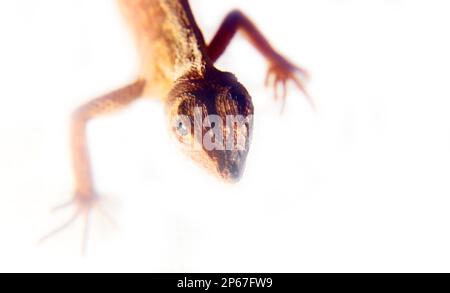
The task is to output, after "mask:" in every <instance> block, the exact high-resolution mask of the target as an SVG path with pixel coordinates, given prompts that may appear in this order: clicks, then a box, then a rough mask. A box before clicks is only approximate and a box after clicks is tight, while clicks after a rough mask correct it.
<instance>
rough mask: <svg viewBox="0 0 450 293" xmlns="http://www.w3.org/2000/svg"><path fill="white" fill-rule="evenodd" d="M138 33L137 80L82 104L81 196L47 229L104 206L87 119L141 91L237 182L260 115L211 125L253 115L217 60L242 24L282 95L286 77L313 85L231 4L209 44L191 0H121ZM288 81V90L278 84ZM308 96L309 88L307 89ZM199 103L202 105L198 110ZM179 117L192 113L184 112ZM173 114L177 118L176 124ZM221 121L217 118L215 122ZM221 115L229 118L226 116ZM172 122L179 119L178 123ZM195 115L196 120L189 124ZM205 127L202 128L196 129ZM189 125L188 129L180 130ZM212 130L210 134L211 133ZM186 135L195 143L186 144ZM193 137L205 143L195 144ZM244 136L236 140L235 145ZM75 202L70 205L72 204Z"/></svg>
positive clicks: (77, 140)
mask: <svg viewBox="0 0 450 293" xmlns="http://www.w3.org/2000/svg"><path fill="white" fill-rule="evenodd" d="M117 1H118V4H119V7H120V9H121V11H122V13H123V15H124V17H125V19H126V20H127V22H128V24H129V26H130V28H131V31H132V32H133V34H134V37H135V40H136V44H137V49H138V52H139V56H140V64H141V66H140V70H139V73H138V77H137V79H136V81H134V82H132V83H131V84H129V85H127V86H125V87H123V88H120V89H118V90H115V91H113V92H111V93H109V94H106V95H104V96H101V97H99V98H96V99H93V100H92V101H90V102H88V103H86V104H84V105H82V106H80V107H79V108H78V109H76V110H75V111H74V113H73V116H72V122H71V147H72V161H73V168H74V175H75V192H74V197H73V200H71V201H70V202H69V204H75V206H76V211H75V214H74V217H72V218H71V220H70V221H69V222H67V223H65V224H64V225H63V226H62V227H61V228H59V229H57V230H55V231H54V232H52V233H50V234H48V235H47V236H45V237H44V238H43V239H42V240H45V239H47V238H48V237H50V236H52V235H54V234H55V233H56V232H59V231H60V230H62V229H63V228H65V227H67V226H68V225H69V224H70V223H72V222H73V221H74V220H75V219H76V218H77V217H78V216H79V215H80V214H81V215H84V216H85V219H86V222H87V219H88V217H89V214H90V211H91V210H92V208H94V207H99V198H100V197H99V195H98V193H97V191H96V189H95V184H94V182H93V176H92V171H91V162H90V158H89V149H88V142H87V136H86V126H87V124H88V123H89V121H91V120H92V119H94V118H95V117H98V116H101V115H105V114H108V113H111V112H114V111H118V110H120V109H122V108H124V107H125V106H127V105H129V104H130V103H132V102H133V101H135V100H137V99H138V98H141V97H144V96H152V97H157V98H160V99H161V100H162V101H163V104H164V106H165V109H166V113H167V117H168V120H169V126H171V127H169V129H170V131H171V132H173V134H174V136H175V137H176V138H178V140H179V141H180V142H181V141H182V143H180V145H181V146H182V148H183V149H184V151H185V152H187V153H188V154H189V155H190V156H191V158H192V159H193V160H195V161H196V162H198V163H200V164H201V165H203V167H205V168H206V169H208V170H209V171H211V172H212V173H213V174H216V175H217V176H218V177H220V178H222V179H224V180H226V181H231V182H235V181H237V180H239V179H240V178H241V176H242V174H243V170H244V166H245V160H246V157H247V154H248V151H249V147H250V138H251V134H252V133H251V132H252V128H251V124H252V119H251V118H250V119H248V120H244V122H243V123H242V124H234V123H232V124H227V125H220V126H223V128H219V132H214V133H213V135H211V133H210V130H211V128H214V127H213V126H217V125H216V124H221V122H217V121H219V120H214V119H213V118H219V119H223V121H227V120H226V118H228V117H229V116H231V117H238V116H242V117H245V118H248V117H252V115H253V111H254V109H253V104H252V100H251V97H250V95H249V93H248V92H247V90H246V89H245V88H244V86H242V85H241V84H240V83H239V82H238V81H237V79H236V77H235V76H234V75H233V74H231V73H228V72H222V71H220V70H218V69H216V68H215V66H214V62H215V61H216V60H217V59H218V58H219V57H220V56H221V55H222V53H223V52H224V51H225V49H226V47H227V46H228V45H229V43H230V41H231V40H232V38H233V37H234V35H235V34H236V33H237V32H238V31H241V32H242V33H243V34H244V36H245V37H246V38H247V39H248V40H249V41H250V42H251V43H252V45H254V47H255V48H256V49H257V50H258V51H259V52H260V53H261V54H262V55H263V56H264V57H265V58H266V60H267V61H268V64H269V69H268V74H267V79H266V85H267V84H268V83H270V82H271V81H272V84H273V86H274V90H275V98H281V99H282V101H284V100H285V98H286V83H287V82H288V81H292V82H294V83H295V84H296V85H297V87H298V88H299V89H300V90H301V91H303V92H304V93H305V96H307V94H306V91H305V89H304V87H303V83H302V81H301V80H300V79H299V78H298V76H297V74H302V75H304V76H306V72H305V71H304V70H303V69H302V68H300V67H298V66H295V65H294V64H293V63H291V62H289V61H288V60H287V59H285V58H284V57H283V56H282V55H281V54H279V53H278V52H277V51H275V50H274V49H273V47H272V46H271V45H270V44H269V42H268V41H267V40H266V38H265V37H264V36H263V35H262V34H261V33H260V32H259V30H258V29H257V28H256V26H255V25H254V24H253V23H252V22H251V21H250V20H249V19H248V18H247V17H246V16H245V15H244V14H243V13H242V12H240V11H233V12H231V13H230V14H229V15H228V16H227V17H226V18H225V20H224V22H223V23H222V25H221V27H220V28H219V30H218V32H217V34H216V35H215V36H214V38H213V39H212V40H211V42H210V43H209V44H206V43H205V40H204V38H203V35H202V33H201V31H200V29H199V28H198V26H197V24H196V22H195V19H194V16H193V14H192V11H191V8H190V6H189V2H188V0H117ZM280 85H281V86H282V94H281V96H279V95H278V94H277V87H279V86H280ZM307 97H308V96H307ZM197 111H198V112H197ZM197 113H200V116H201V118H205V119H207V120H206V121H207V122H208V121H209V123H206V125H205V124H204V123H202V122H200V125H198V122H197V120H195V117H196V114H197ZM177 117H184V118H187V121H186V120H179V119H178V118H177ZM172 119H178V120H175V121H176V124H173V121H171V120H172ZM214 121H215V122H214ZM220 121H221V120H220ZM171 123H172V124H171ZM189 123H193V125H194V127H192V129H191V128H189V127H188V126H189V125H186V124H189ZM197 126H199V128H200V135H198V133H196V132H195V129H196V127H197ZM180 133H181V134H180ZM222 134H223V135H224V137H226V136H227V135H228V136H230V137H233V138H236V137H243V138H244V140H243V143H242V142H239V143H240V145H239V146H240V147H239V148H231V149H228V148H226V149H220V148H208V147H206V146H204V141H203V138H204V137H205V138H206V137H207V136H208V135H209V136H208V137H209V138H210V139H211V137H213V139H211V141H214V142H217V141H218V140H219V141H220V139H222V137H221V135H222ZM204 135H205V136H204ZM186 141H188V142H191V144H186ZM192 142H194V144H195V143H197V144H199V145H200V148H198V149H193V148H192ZM239 143H234V142H233V143H232V144H231V146H232V147H235V146H237V145H238V144H239ZM64 206H67V205H64Z"/></svg>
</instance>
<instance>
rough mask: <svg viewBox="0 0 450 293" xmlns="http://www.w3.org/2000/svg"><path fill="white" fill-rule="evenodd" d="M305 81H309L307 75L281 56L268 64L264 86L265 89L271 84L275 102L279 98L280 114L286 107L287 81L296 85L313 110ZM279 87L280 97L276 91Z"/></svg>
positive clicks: (303, 70)
mask: <svg viewBox="0 0 450 293" xmlns="http://www.w3.org/2000/svg"><path fill="white" fill-rule="evenodd" d="M300 77H301V78H300ZM307 79H309V74H308V72H307V71H306V70H305V69H303V68H301V67H299V66H297V65H295V64H293V63H291V62H289V61H288V60H286V59H285V58H284V57H282V56H278V57H277V58H275V59H274V60H272V61H271V62H270V64H269V69H268V70H267V75H266V82H265V85H266V87H268V86H270V85H271V84H272V86H273V90H274V99H275V100H278V99H279V98H281V102H282V107H281V112H283V111H284V108H285V105H286V97H287V83H288V82H289V81H292V82H293V83H294V84H295V85H296V87H297V88H298V89H299V90H300V91H301V92H302V93H303V95H304V96H305V97H306V99H307V100H308V102H309V103H310V104H311V107H312V108H313V109H315V105H314V102H313V100H312V99H311V97H310V95H309V94H308V92H307V90H306V88H305V85H304V83H305V82H304V80H307ZM280 85H281V95H280V93H279V91H278V89H279V86H280Z"/></svg>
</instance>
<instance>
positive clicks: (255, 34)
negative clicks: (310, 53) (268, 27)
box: [208, 10, 314, 108]
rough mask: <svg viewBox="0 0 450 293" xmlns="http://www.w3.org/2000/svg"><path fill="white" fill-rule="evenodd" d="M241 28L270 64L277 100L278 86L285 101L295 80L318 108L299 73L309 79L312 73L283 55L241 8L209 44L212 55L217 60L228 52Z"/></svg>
mask: <svg viewBox="0 0 450 293" xmlns="http://www.w3.org/2000/svg"><path fill="white" fill-rule="evenodd" d="M238 31H242V32H243V33H244V35H245V37H246V38H247V39H248V40H249V41H250V43H251V44H252V45H253V46H254V47H255V48H256V49H257V50H258V51H259V52H260V53H261V54H262V55H263V56H264V57H265V58H266V60H267V61H268V63H269V69H268V71H267V76H266V86H268V85H269V84H270V81H271V80H273V87H274V92H275V96H274V97H275V99H278V97H279V96H278V91H277V89H278V85H279V84H281V85H282V94H281V99H282V102H283V107H284V103H285V100H286V95H287V90H286V87H287V82H288V81H289V80H291V81H293V82H294V83H295V85H296V86H297V87H298V88H299V89H300V90H301V91H302V92H303V94H304V95H305V96H306V98H307V99H308V101H309V102H310V103H311V105H312V107H313V108H314V103H313V101H312V100H311V98H310V97H309V95H308V93H307V91H306V89H305V86H304V84H303V81H302V80H301V79H300V78H299V77H298V75H297V74H300V75H302V76H303V77H305V78H307V77H308V73H307V71H306V70H305V69H303V68H301V67H299V66H297V65H295V64H293V63H292V62H290V61H289V60H287V59H286V58H285V57H283V56H282V55H281V54H279V53H278V52H277V51H276V50H275V49H274V48H273V47H272V46H271V45H270V43H269V41H268V40H267V39H266V38H265V37H264V36H263V35H262V33H261V32H260V31H259V30H258V28H257V27H256V26H255V25H254V24H253V23H252V21H251V20H250V19H249V18H248V17H247V16H245V15H244V14H243V13H242V12H240V11H239V10H235V11H232V12H231V13H230V14H228V16H227V17H226V18H225V20H224V21H223V23H222V25H221V26H220V28H219V30H218V31H217V33H216V35H215V36H214V38H213V39H212V41H211V42H210V44H209V46H208V55H209V57H210V59H211V60H212V61H213V62H215V61H217V59H219V57H220V56H221V55H222V54H223V53H224V51H225V49H226V48H227V47H228V45H229V44H230V42H231V40H232V39H233V37H234V36H235V34H236V33H237V32H238Z"/></svg>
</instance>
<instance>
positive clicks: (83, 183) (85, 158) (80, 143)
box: [41, 80, 145, 251]
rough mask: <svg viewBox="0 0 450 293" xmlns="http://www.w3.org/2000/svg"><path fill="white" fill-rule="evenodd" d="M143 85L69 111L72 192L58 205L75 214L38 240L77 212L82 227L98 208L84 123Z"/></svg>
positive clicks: (121, 105) (120, 105) (123, 102)
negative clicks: (83, 221)
mask: <svg viewBox="0 0 450 293" xmlns="http://www.w3.org/2000/svg"><path fill="white" fill-rule="evenodd" d="M144 86H145V81H143V80H138V81H136V82H134V83H133V84H131V85H128V86H126V87H123V88H121V89H119V90H116V91H114V92H112V93H110V94H107V95H104V96H102V97H100V98H97V99H94V100H92V101H90V102H88V103H86V104H85V105H82V106H81V107H79V108H78V109H76V110H75V112H74V113H73V115H72V121H71V150H72V163H73V170H74V176H75V191H74V198H73V199H72V200H71V201H70V202H69V203H68V204H65V205H62V206H61V207H65V206H68V205H71V204H74V205H75V213H74V215H73V217H72V218H71V219H70V220H69V221H68V222H67V223H65V224H64V225H63V226H61V227H60V228H58V229H56V230H54V231H53V232H51V233H49V234H48V235H46V236H45V237H43V238H42V239H41V242H42V241H44V240H46V239H48V238H49V237H51V236H53V235H55V234H56V233H58V232H59V231H61V230H63V229H64V228H66V227H67V226H69V225H70V224H71V223H72V222H73V221H75V220H76V218H77V217H78V216H79V215H84V216H85V226H86V223H87V221H88V217H89V213H90V211H91V210H92V209H93V208H94V207H97V208H100V207H99V206H98V199H99V195H98V193H97V191H96V190H95V186H94V182H93V177H92V168H91V161H90V157H89V150H88V144H87V136H86V127H87V124H88V122H89V121H91V120H92V119H93V118H96V117H99V116H102V115H105V114H108V113H112V112H115V111H118V110H120V109H122V108H124V107H125V106H127V105H129V104H130V103H131V102H133V101H134V100H136V99H137V98H139V97H140V96H141V94H142V92H143V89H144ZM85 237H86V235H85ZM85 237H84V238H85ZM83 251H84V245H83Z"/></svg>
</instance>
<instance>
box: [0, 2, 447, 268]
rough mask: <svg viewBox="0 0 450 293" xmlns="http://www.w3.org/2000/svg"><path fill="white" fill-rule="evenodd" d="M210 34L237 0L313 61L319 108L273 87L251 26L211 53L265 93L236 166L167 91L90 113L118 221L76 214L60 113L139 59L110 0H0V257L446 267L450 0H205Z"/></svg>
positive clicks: (294, 56) (65, 118) (8, 260)
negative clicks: (165, 101)
mask: <svg viewBox="0 0 450 293" xmlns="http://www.w3.org/2000/svg"><path fill="white" fill-rule="evenodd" d="M192 7H193V10H194V13H195V15H196V17H197V20H198V22H199V25H200V26H201V27H202V29H203V30H204V33H205V37H206V39H207V40H209V39H210V38H211V37H212V35H213V34H214V32H215V31H216V29H217V28H218V26H219V24H220V22H221V20H222V19H223V17H224V16H225V14H226V13H227V12H228V11H230V10H231V9H232V8H235V7H239V8H240V9H242V10H243V11H244V12H246V13H247V14H248V15H249V16H250V17H251V18H252V19H253V20H254V21H255V23H256V24H257V25H258V26H259V27H260V28H261V30H262V31H263V32H264V33H265V34H266V35H267V36H268V38H269V39H270V40H271V42H272V43H273V44H274V45H275V47H277V48H278V49H279V51H281V52H282V53H283V54H284V55H286V56H289V58H290V59H291V60H293V61H295V62H297V63H298V64H300V65H303V66H304V67H306V68H307V69H309V70H310V72H311V74H312V80H311V82H310V83H309V85H308V87H309V90H310V92H311V93H312V96H313V97H314V99H315V100H316V103H317V105H318V111H317V112H316V113H314V112H313V111H312V110H311V109H310V107H309V105H308V104H307V103H306V102H305V99H304V98H303V97H302V96H301V95H300V94H299V92H298V91H296V90H295V89H294V88H291V90H290V95H289V98H288V105H287V111H286V112H285V113H284V115H282V116H280V115H279V104H277V103H275V102H274V101H273V100H272V93H271V92H270V90H267V89H264V87H263V78H264V73H265V70H266V63H265V62H264V60H263V59H262V57H261V56H259V55H258V54H257V53H256V51H255V50H254V49H253V48H252V47H251V46H250V45H249V44H248V43H247V42H246V41H245V40H244V39H243V38H241V37H238V38H236V39H235V41H233V43H232V46H231V47H230V48H229V50H227V52H226V54H225V55H224V57H223V58H222V59H221V60H220V62H219V64H218V66H219V68H221V69H224V70H229V71H232V72H234V73H235V74H236V75H237V76H238V77H239V79H240V81H241V82H242V83H244V84H245V85H246V87H247V88H248V89H249V91H250V92H251V94H252V96H253V99H254V103H255V106H256V123H255V133H254V140H253V145H252V149H251V153H250V155H249V159H248V163H247V169H246V173H245V176H244V178H243V180H242V181H241V182H240V183H239V184H237V185H227V184H224V183H222V182H219V181H217V180H216V179H215V178H213V177H211V176H209V175H208V174H206V173H205V172H204V171H203V170H201V169H199V168H198V167H197V166H196V165H194V164H192V163H191V162H190V161H189V159H188V158H186V157H184V156H183V155H181V154H179V152H178V150H177V149H176V148H175V147H174V145H173V141H172V140H170V139H169V136H168V133H167V130H166V125H165V120H164V112H163V110H162V105H161V104H160V103H159V102H156V101H152V100H143V101H140V102H138V103H136V104H134V105H133V106H131V107H130V108H128V109H127V110H125V111H123V112H121V113H120V114H117V115H113V116H109V117H105V118H101V119H98V120H96V121H95V122H93V123H92V124H91V127H90V132H89V135H90V142H91V146H92V156H93V158H94V164H95V175H96V179H97V186H98V189H99V190H100V191H101V192H102V194H104V195H106V196H107V197H106V198H107V201H105V205H106V206H107V208H108V209H109V210H110V211H111V213H112V214H113V215H114V217H115V218H116V220H117V222H118V223H119V230H115V229H114V228H112V227H111V226H110V225H109V224H108V222H107V221H106V220H105V219H104V218H102V217H101V216H100V215H98V214H96V215H95V216H94V218H93V221H92V225H91V229H90V233H89V235H90V236H89V247H88V254H87V256H86V257H81V255H80V247H81V235H82V222H81V221H79V222H77V223H76V225H74V226H72V227H71V228H70V229H67V230H66V231H64V232H63V233H61V234H59V235H58V236H57V237H55V238H53V239H51V240H49V241H48V242H46V243H44V244H43V245H41V246H37V245H36V242H37V240H38V239H39V238H40V236H42V235H44V234H45V233H46V232H48V231H50V230H51V229H52V228H54V227H56V226H58V224H61V223H63V221H64V220H66V219H68V218H69V217H70V216H71V212H72V211H71V210H70V209H67V210H64V211H61V212H60V213H58V214H55V215H50V214H49V213H48V211H49V209H50V208H51V207H52V206H54V205H57V204H59V203H62V202H64V201H66V200H68V199H70V197H71V195H72V193H71V192H72V188H73V180H72V173H71V168H70V161H69V146H68V123H69V115H70V112H71V111H72V110H73V109H74V108H75V107H76V106H77V105H79V104H81V103H83V102H84V101H87V100H89V99H90V98H92V97H95V96H98V95H100V94H103V93H105V92H107V91H109V90H112V89H115V88H117V87H119V86H121V85H124V84H126V83H128V82H129V81H132V80H133V78H134V77H135V76H136V73H137V71H136V68H137V57H136V54H135V51H134V46H133V43H132V41H131V39H130V37H129V35H128V34H127V28H126V26H125V25H124V23H123V22H122V19H121V16H120V14H119V12H118V9H117V7H116V5H115V1H112V0H95V1H92V0H76V1H75V0H73V1H69V0H64V1H62V0H1V1H0V272H25V271H26V272H32V271H46V272H49V271H51V272H54V271H57V272H72V271H75V272H97V271H106V272H443V271H445V272H449V271H450V250H449V247H450V213H449V208H450V196H449V195H450V182H449V178H450V115H449V114H450V86H449V82H448V79H449V73H450V70H449V68H450V57H449V54H450V53H449V52H450V41H449V33H448V28H449V27H450V18H449V17H448V12H449V9H450V4H449V3H448V1H425V0H423V1H406V0H404V1H401V0H397V1H395V0H391V1H388V0H385V1H382V0H379V1H369V0H367V1H361V0H358V1H356V0H355V1H350V0H346V1H344V0H342V1H337V0H335V1H331V0H320V1H318V0H314V1H313V0H310V1H306V0H304V1H289V0H284V1H282V0H277V1H269V0H267V1H261V0H252V1H250V0H246V1H238V0H226V1H225V0H223V1H219V0H216V1H211V0H195V1H192Z"/></svg>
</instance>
